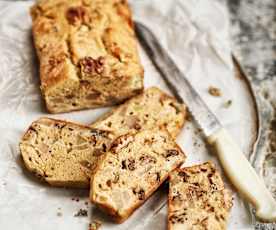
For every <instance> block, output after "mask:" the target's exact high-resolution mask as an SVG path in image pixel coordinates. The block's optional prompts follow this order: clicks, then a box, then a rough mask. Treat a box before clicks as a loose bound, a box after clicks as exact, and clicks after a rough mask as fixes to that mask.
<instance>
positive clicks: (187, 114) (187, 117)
mask: <svg viewBox="0 0 276 230" xmlns="http://www.w3.org/2000/svg"><path fill="white" fill-rule="evenodd" d="M192 119H193V118H192V115H191V113H190V112H189V111H187V113H186V121H192Z"/></svg>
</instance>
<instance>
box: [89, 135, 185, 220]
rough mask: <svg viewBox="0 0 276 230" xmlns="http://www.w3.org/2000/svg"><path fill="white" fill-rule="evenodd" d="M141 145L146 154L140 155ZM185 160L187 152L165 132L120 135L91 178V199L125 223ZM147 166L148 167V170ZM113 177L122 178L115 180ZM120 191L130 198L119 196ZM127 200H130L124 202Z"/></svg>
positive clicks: (115, 218)
mask: <svg viewBox="0 0 276 230" xmlns="http://www.w3.org/2000/svg"><path fill="white" fill-rule="evenodd" d="M152 137H153V139H151V138H152ZM165 139H166V140H165ZM163 141H164V142H163ZM142 142H143V143H146V144H145V145H144V146H145V147H144V149H143V153H142V152H140V151H142V149H141V147H140V145H141V143H142ZM157 143H158V144H157ZM161 143H163V144H161ZM157 145H158V146H157ZM159 145H160V146H159ZM147 146H152V147H147ZM151 148H152V149H151ZM139 149H140V150H139ZM128 151H130V152H128ZM131 151H135V153H134V152H131ZM126 153H127V154H126ZM145 153H146V154H145ZM125 157H126V158H125ZM184 160H185V155H184V153H183V152H182V150H181V149H180V148H179V146H178V145H177V144H175V143H174V142H173V141H172V140H171V139H170V136H169V135H168V134H167V132H166V131H165V130H156V129H154V130H144V131H140V132H138V133H136V134H126V135H123V136H120V137H118V138H117V139H116V140H115V141H114V142H113V144H112V145H111V148H110V150H109V152H108V153H107V154H106V156H105V158H103V160H102V161H101V162H99V164H98V168H97V170H96V173H95V174H94V175H92V177H91V187H90V200H91V202H93V203H95V204H96V205H98V206H99V207H100V208H101V209H103V210H104V211H105V212H107V213H108V214H109V215H111V216H112V217H113V218H114V220H115V221H116V222H118V223H122V222H123V221H125V220H126V219H127V218H128V217H129V216H130V215H131V214H132V213H133V212H134V211H135V210H136V209H137V208H138V207H140V206H141V205H142V204H143V203H144V202H145V201H146V200H147V199H148V198H149V197H150V196H151V195H152V194H153V192H154V191H155V190H156V189H157V188H158V187H159V186H160V185H161V184H162V183H163V182H164V181H165V180H166V179H167V177H168V174H169V172H170V171H171V170H174V169H175V168H176V167H178V166H179V165H180V164H181V163H183V161H184ZM110 164H111V165H110ZM144 167H145V170H146V172H147V170H150V171H148V172H147V173H141V172H143V170H144V169H143V168H144ZM147 167H149V168H148V169H146V168H147ZM141 170H142V171H141ZM156 170H157V171H156ZM136 174H137V175H139V179H137V178H136V176H137V175H136ZM114 175H119V176H118V177H117V179H116V181H115V179H114ZM152 177H153V178H152ZM115 178H116V176H115ZM146 178H147V179H146ZM125 180H127V181H128V182H126V181H125ZM105 181H106V185H105ZM142 181H143V182H142ZM106 186H107V187H106ZM118 186H119V187H118ZM113 189H114V190H113ZM119 191H120V192H119ZM118 192H119V194H122V193H123V194H124V196H127V197H121V195H118V197H116V196H117V195H116V194H117V193H118ZM128 197H129V198H130V199H131V201H124V199H127V200H128ZM121 199H123V200H121ZM125 202H126V203H127V204H126V203H125ZM128 202H131V203H128ZM119 207H120V208H119Z"/></svg>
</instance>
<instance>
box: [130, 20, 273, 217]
mask: <svg viewBox="0 0 276 230" xmlns="http://www.w3.org/2000/svg"><path fill="white" fill-rule="evenodd" d="M135 28H136V34H137V37H138V39H139V41H140V42H141V44H142V46H143V47H144V49H145V51H146V53H147V54H148V56H149V57H150V58H151V60H152V62H153V63H154V65H155V66H156V68H157V69H158V70H159V72H160V73H161V75H162V77H163V79H164V80H165V81H166V82H167V84H168V86H169V87H170V88H171V89H173V91H174V92H176V94H177V96H178V97H180V98H181V99H182V100H183V101H184V103H185V104H186V105H187V107H188V109H189V111H190V112H191V114H192V116H193V117H194V118H195V120H196V121H197V122H198V124H199V126H200V127H201V128H202V130H203V132H204V133H205V135H206V137H207V141H208V142H209V144H210V145H212V146H213V147H214V149H215V150H216V153H217V156H218V158H219V160H220V163H221V165H222V167H223V169H224V170H225V172H226V174H227V175H228V177H229V179H230V180H231V182H232V183H233V185H234V186H235V187H236V189H237V191H238V192H240V193H241V194H242V195H244V197H245V198H246V199H247V200H248V201H249V202H251V203H252V204H253V206H254V207H255V208H256V216H257V217H259V218H260V219H261V220H264V221H268V222H272V221H275V220H276V202H275V200H274V199H273V197H272V195H271V193H270V192H269V190H268V189H267V188H266V186H265V184H264V182H263V180H261V179H260V178H259V176H258V175H257V173H256V172H255V170H254V169H253V167H252V166H251V164H250V163H249V162H248V160H247V159H246V157H245V156H244V154H243V153H242V151H241V149H240V147H239V146H238V145H237V144H236V143H235V142H234V140H233V139H232V137H231V136H230V135H229V133H228V132H227V131H226V130H225V129H224V128H223V126H222V125H221V124H220V122H219V121H218V119H217V118H216V116H215V115H214V114H213V113H212V111H211V110H210V109H209V108H208V107H207V105H206V104H205V103H204V101H203V100H202V99H201V97H200V96H199V94H198V93H197V91H196V90H195V89H194V88H193V86H192V85H191V84H190V82H189V80H188V78H187V77H186V76H185V75H184V74H183V73H182V72H181V71H180V69H179V68H178V67H177V65H176V64H175V62H174V61H173V59H172V58H171V57H170V55H169V53H168V52H167V51H166V50H165V49H164V48H163V47H162V46H161V44H160V43H159V42H158V40H157V38H156V37H155V36H154V34H153V33H152V32H151V31H150V30H149V29H148V28H147V27H146V26H144V25H143V24H141V23H137V22H136V23H135Z"/></svg>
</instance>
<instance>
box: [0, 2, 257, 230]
mask: <svg viewBox="0 0 276 230" xmlns="http://www.w3.org/2000/svg"><path fill="white" fill-rule="evenodd" d="M130 2H131V7H132V9H133V12H134V18H135V20H137V21H139V22H142V23H144V24H145V25H147V26H148V27H150V28H151V30H152V31H153V32H154V33H155V34H156V36H157V37H158V39H159V40H160V42H161V43H162V45H163V46H164V47H165V48H166V49H167V50H168V51H169V52H170V54H171V56H172V57H173V58H174V60H175V61H176V63H177V64H178V65H179V67H180V68H181V69H182V70H183V72H184V73H185V74H186V75H187V76H188V77H189V79H190V81H191V83H192V85H193V86H194V87H195V88H196V90H197V91H198V92H199V94H200V95H201V96H202V98H203V99H204V100H205V101H206V103H207V104H208V105H209V107H210V108H211V110H212V111H213V112H214V113H215V114H216V115H217V116H218V118H219V120H220V121H221V123H222V124H223V125H224V126H225V127H226V128H227V129H228V130H229V131H230V132H231V134H232V135H233V137H234V139H235V140H236V141H237V142H238V144H239V145H240V146H241V147H242V149H243V151H244V152H245V154H247V155H248V154H249V152H250V151H251V147H252V141H253V140H254V134H255V133H256V125H255V120H254V115H253V112H254V109H253V103H252V98H251V97H250V94H249V92H247V90H246V86H245V83H244V81H243V80H241V79H240V78H237V77H235V76H234V71H233V68H234V67H233V64H232V59H231V50H230V41H229V36H228V28H229V19H228V15H227V13H226V10H225V7H224V6H223V5H221V4H220V3H218V2H217V1H206V0H189V1H182V0H174V1H173V0H167V1H160V0H152V1H147V0H136V1H130ZM32 4H33V2H32V1H14V2H13V1H9V2H8V1H0V18H1V20H0V108H1V110H0V121H1V122H0V130H1V134H2V135H1V139H0V228H1V229H18V228H20V229H21V230H32V229H36V230H38V229H39V230H50V229H55V230H64V229H68V230H69V229H72V230H73V229H88V224H89V223H90V222H92V221H93V220H100V221H101V222H102V227H101V229H119V230H121V229H122V230H123V229H135V230H139V229H143V230H146V229H160V230H163V229H166V224H167V223H166V215H167V207H166V193H167V190H166V186H162V188H161V189H159V190H158V191H157V192H156V193H155V194H154V195H153V196H152V197H151V198H150V199H149V200H148V201H147V202H146V203H145V204H144V205H143V206H142V207H141V208H139V209H138V210H137V211H136V212H135V213H134V215H133V216H131V218H129V220H127V221H126V222H125V223H123V224H121V225H118V224H114V223H113V222H112V221H111V220H110V219H109V218H108V217H107V216H106V215H105V214H103V213H101V212H100V211H99V210H98V209H96V208H95V207H94V206H93V205H91V204H89V205H87V204H86V203H85V202H87V201H88V191H87V190H78V189H62V188H52V187H50V186H48V185H47V184H42V183H40V182H39V181H38V180H36V179H35V178H34V177H33V176H32V175H31V174H29V173H28V172H27V171H26V170H25V169H24V166H23V164H22V161H21V159H20V154H19V149H18V143H19V140H20V137H21V136H22V135H23V133H24V131H25V130H26V128H27V127H28V126H29V125H30V123H31V122H32V121H34V120H35V119H37V118H39V117H41V116H49V117H54V118H60V119H68V120H71V121H76V122H80V123H83V124H90V123H91V122H93V121H94V120H95V119H96V118H97V117H99V115H101V114H103V113H104V112H106V111H108V110H109V109H110V108H104V109H95V110H86V111H79V112H72V113H67V114H59V115H50V114H48V113H47V112H46V110H45V107H44V104H43V102H42V98H41V95H40V91H39V75H38V64H37V60H36V56H35V52H34V48H33V46H32V38H31V19H30V16H29V7H30V6H31V5H32ZM140 54H141V58H142V63H143V65H144V67H145V86H146V87H149V86H153V85H154V86H158V87H160V88H161V89H163V90H165V91H167V92H168V93H170V91H169V90H168V88H167V87H166V84H165V82H164V81H163V79H162V78H161V77H160V75H159V73H158V72H157V71H156V69H155V68H154V67H153V65H152V63H151V61H150V59H149V57H147V55H146V54H145V52H144V50H143V49H142V48H141V47H140ZM209 86H215V87H218V88H220V89H221V91H222V96H221V97H213V96H211V95H209V93H208V87H209ZM228 100H232V105H231V106H230V107H229V108H226V107H225V103H226V102H227V101H228ZM197 129H198V127H197V126H196V124H194V122H193V121H188V122H187V123H186V126H185V128H184V129H183V132H182V133H181V135H180V136H179V138H178V143H179V144H180V146H181V147H182V148H183V150H184V151H185V153H186V154H187V156H188V159H187V162H186V163H185V165H192V164H194V163H199V162H204V161H206V160H213V161H215V162H216V164H217V165H218V166H219V163H218V162H217V161H216V157H215V155H213V154H212V153H211V152H209V151H208V150H207V149H206V146H205V142H204V140H203V139H202V134H200V133H198V131H197ZM225 180H226V183H227V186H228V187H229V188H230V189H232V187H231V185H230V183H229V182H228V180H227V178H225ZM232 191H233V194H234V206H233V208H232V211H231V215H230V219H229V223H228V229H235V230H237V229H252V228H253V223H252V219H251V216H250V214H249V209H248V208H247V205H246V203H244V201H243V200H242V199H241V198H240V197H239V196H238V195H237V194H236V192H235V190H233V189H232ZM72 198H77V199H74V200H72ZM80 208H83V209H87V210H88V217H74V214H76V213H77V212H78V210H79V209H80Z"/></svg>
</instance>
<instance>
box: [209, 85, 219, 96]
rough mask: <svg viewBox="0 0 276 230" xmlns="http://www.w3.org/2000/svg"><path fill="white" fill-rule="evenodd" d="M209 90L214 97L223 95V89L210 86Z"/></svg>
mask: <svg viewBox="0 0 276 230" xmlns="http://www.w3.org/2000/svg"><path fill="white" fill-rule="evenodd" d="M208 92H209V94H210V95H212V96H214V97H220V96H221V95H222V93H221V90H220V89H219V88H217V87H214V86H209V89H208Z"/></svg>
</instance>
